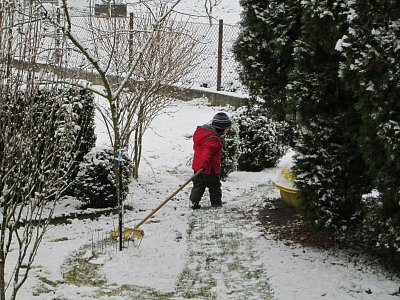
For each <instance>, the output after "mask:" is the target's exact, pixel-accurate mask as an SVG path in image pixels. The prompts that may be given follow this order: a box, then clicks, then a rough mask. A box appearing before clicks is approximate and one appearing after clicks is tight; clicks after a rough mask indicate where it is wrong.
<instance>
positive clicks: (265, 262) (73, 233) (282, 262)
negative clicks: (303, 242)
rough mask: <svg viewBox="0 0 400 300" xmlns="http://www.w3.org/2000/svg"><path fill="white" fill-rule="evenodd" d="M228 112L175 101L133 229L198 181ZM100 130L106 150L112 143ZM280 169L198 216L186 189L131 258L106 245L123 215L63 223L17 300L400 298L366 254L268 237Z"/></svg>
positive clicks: (227, 188) (233, 6)
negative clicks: (197, 155) (203, 134)
mask: <svg viewBox="0 0 400 300" xmlns="http://www.w3.org/2000/svg"><path fill="white" fill-rule="evenodd" d="M75 1H78V0H75ZM82 1H83V0H82ZM193 3H194V2H193V1H192V0H184V1H183V3H182V9H181V10H184V9H187V10H188V11H189V12H193V10H195V9H197V8H198V9H201V7H202V6H201V5H199V6H198V7H197V6H196V5H194V4H193ZM196 7H197V8H196ZM239 14H240V7H239V0H222V2H221V4H220V6H219V7H218V8H216V9H215V11H214V15H215V17H216V18H217V19H218V18H223V19H224V20H229V21H226V22H227V23H236V22H237V20H238V18H239ZM220 110H225V111H227V112H228V113H229V112H230V111H229V109H227V108H219V107H210V106H208V105H207V102H206V101H205V100H204V99H198V100H194V101H191V102H182V101H176V102H175V103H174V106H173V107H170V108H168V109H166V110H165V111H164V113H163V114H161V115H160V116H158V117H157V118H156V119H155V120H154V122H153V124H152V128H151V129H150V130H148V131H147V133H146V135H145V139H144V149H143V151H144V152H143V160H142V168H141V170H140V178H139V180H138V181H135V182H133V183H132V184H131V185H130V195H129V196H128V199H127V201H126V204H128V205H129V206H130V207H131V208H130V209H127V210H126V211H125V219H124V220H125V226H128V227H132V226H134V225H135V224H136V223H137V222H138V221H140V220H141V219H142V218H143V217H144V216H145V215H147V214H148V213H149V212H150V211H151V210H152V209H154V208H155V207H156V206H157V205H158V204H159V203H161V202H162V201H163V200H164V199H165V198H166V197H167V196H168V195H170V194H171V193H172V192H173V191H174V190H175V189H176V188H178V187H179V185H180V184H182V183H183V182H184V181H186V180H187V179H188V178H189V177H190V176H191V175H192V171H191V169H190V159H191V156H192V141H191V135H192V133H193V131H194V129H195V127H196V125H200V124H203V123H206V122H207V121H209V120H210V119H211V118H212V116H213V115H214V114H215V113H216V112H218V111H220ZM97 125H98V126H97V132H98V144H99V145H103V144H108V141H107V139H106V137H105V136H106V135H105V130H104V128H103V127H102V124H101V123H100V122H98V124H97ZM285 160H286V158H283V160H282V164H283V163H285ZM278 168H279V167H278ZM278 168H271V169H266V170H264V171H262V172H259V173H252V172H234V173H233V174H231V175H230V176H229V177H228V179H227V180H226V182H224V183H223V195H224V200H225V201H226V202H227V203H226V205H224V207H223V208H220V209H211V208H210V207H209V202H208V201H207V195H205V198H204V199H203V202H202V203H201V204H202V205H203V207H204V208H203V209H201V210H196V211H192V210H191V209H190V208H189V201H188V193H189V192H190V186H188V187H186V188H185V189H184V190H183V191H182V192H180V193H179V194H178V195H177V196H176V197H175V198H174V199H173V200H171V201H170V202H169V203H168V204H167V205H166V206H165V207H163V208H162V209H161V210H160V211H159V212H158V213H157V214H156V215H155V216H154V217H153V218H151V219H150V220H149V221H148V222H147V223H145V224H144V225H143V226H142V229H143V230H144V232H145V236H144V238H143V240H142V241H141V244H140V245H139V247H138V245H137V243H136V244H135V243H130V244H129V245H127V248H126V249H124V251H122V252H119V251H117V245H116V242H113V243H109V242H107V240H106V238H107V237H108V233H109V232H110V231H111V230H113V229H115V227H116V224H117V215H116V214H108V215H103V216H101V217H99V218H95V219H93V220H91V219H83V220H79V219H78V218H74V217H71V218H70V219H69V221H70V224H59V225H54V226H53V227H52V228H51V229H50V230H49V232H48V233H47V235H46V236H45V238H44V240H43V243H42V245H41V247H40V249H39V252H38V256H37V259H36V262H35V265H34V268H33V270H32V272H31V274H30V277H29V278H28V280H27V282H26V284H25V285H24V286H23V288H22V290H21V292H20V294H19V296H18V299H22V300H25V299H26V300H31V299H45V300H47V299H68V300H69V299H71V300H75V299H76V300H79V299H222V300H224V299H277V300H286V299H288V300H289V299H290V300H293V299H296V300H303V299H304V300H309V299H329V300H330V299H340V300H346V299H371V300H372V299H374V300H375V299H379V300H386V299H388V300H392V299H399V297H400V296H399V288H400V279H399V278H397V277H390V276H389V274H387V273H385V272H384V271H383V270H381V269H380V268H379V267H377V266H373V264H369V263H368V262H367V263H366V262H365V261H364V260H363V259H362V258H359V259H357V260H355V259H354V258H353V259H352V260H349V258H348V257H347V255H346V253H343V252H336V253H333V252H332V251H317V250H313V249H309V248H302V247H298V246H295V245H286V244H285V243H282V242H279V241H276V240H275V239H274V237H273V236H271V235H270V234H269V233H268V232H266V231H265V229H264V228H263V227H262V226H261V224H260V223H259V221H258V220H257V217H256V214H257V211H258V209H259V208H261V207H263V206H265V204H266V201H267V199H269V198H273V197H278V191H277V190H276V189H274V188H273V186H272V184H271V180H272V178H274V177H275V174H276V172H277V170H278ZM80 204H81V203H79V201H77V200H76V199H73V198H68V199H65V200H64V201H63V202H62V203H60V205H59V207H58V209H57V215H58V216H61V215H71V213H74V212H77V211H79V207H80Z"/></svg>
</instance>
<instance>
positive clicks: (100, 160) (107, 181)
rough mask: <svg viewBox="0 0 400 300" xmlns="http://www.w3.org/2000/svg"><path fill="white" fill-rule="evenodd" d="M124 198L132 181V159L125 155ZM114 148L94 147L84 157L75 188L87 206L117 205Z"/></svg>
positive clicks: (77, 195) (123, 172)
mask: <svg viewBox="0 0 400 300" xmlns="http://www.w3.org/2000/svg"><path fill="white" fill-rule="evenodd" d="M123 159H124V160H123V164H122V199H125V198H126V196H127V194H128V184H129V182H130V174H131V172H130V166H131V164H130V160H129V159H128V157H127V156H124V157H123ZM114 160H115V155H114V150H113V149H112V148H107V147H96V148H93V149H92V150H91V151H90V152H89V153H88V154H86V155H85V157H84V158H83V162H81V164H80V166H79V172H78V174H77V177H76V180H75V181H74V184H73V188H74V191H75V195H76V197H77V198H78V199H79V200H81V201H83V202H84V203H85V205H86V207H92V208H106V207H115V206H116V205H117V190H116V186H115V181H116V180H115V173H114Z"/></svg>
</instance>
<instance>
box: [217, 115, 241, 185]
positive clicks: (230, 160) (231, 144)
mask: <svg viewBox="0 0 400 300" xmlns="http://www.w3.org/2000/svg"><path fill="white" fill-rule="evenodd" d="M223 144H224V149H223V152H222V160H221V179H222V180H224V179H226V178H227V177H228V174H230V173H232V172H234V171H236V170H237V166H238V159H239V155H240V153H239V148H240V139H239V127H238V125H237V124H236V122H235V121H233V122H232V126H231V128H230V129H229V130H228V132H227V133H226V134H225V136H224V139H223Z"/></svg>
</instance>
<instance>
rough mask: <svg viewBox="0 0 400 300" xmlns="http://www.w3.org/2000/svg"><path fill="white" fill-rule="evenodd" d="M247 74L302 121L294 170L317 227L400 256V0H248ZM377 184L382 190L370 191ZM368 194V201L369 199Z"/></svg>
mask: <svg viewBox="0 0 400 300" xmlns="http://www.w3.org/2000/svg"><path fill="white" fill-rule="evenodd" d="M241 5H242V6H243V9H244V12H243V18H242V22H241V26H242V30H241V34H240V36H239V38H238V40H237V41H236V43H235V45H234V52H235V56H236V58H237V60H238V61H239V62H240V65H241V70H240V76H241V79H242V82H243V83H244V84H245V85H246V86H247V87H248V89H249V91H250V94H251V95H252V96H253V97H256V98H259V99H262V100H263V101H264V103H265V105H264V106H265V109H266V110H268V115H269V116H270V117H273V118H274V119H276V120H278V121H282V120H287V121H290V122H293V123H295V124H296V125H298V126H299V127H300V133H299V137H298V139H297V140H296V143H295V145H294V150H295V151H296V152H297V153H298V155H297V157H296V162H295V169H294V172H295V174H296V178H297V187H298V188H299V190H300V195H299V196H300V197H301V199H302V203H303V207H302V213H303V214H304V216H305V217H306V219H307V220H308V221H309V222H310V224H312V225H313V227H314V228H315V229H318V230H322V231H327V232H329V233H330V234H333V235H336V237H340V236H343V235H345V234H346V233H351V232H352V230H353V228H354V227H357V228H358V229H360V228H362V230H361V234H360V235H359V236H360V237H361V239H364V240H365V241H368V246H369V248H370V249H371V250H373V251H377V252H379V253H381V254H383V255H384V256H385V257H386V258H388V259H389V260H390V261H392V262H395V263H398V262H399V261H400V234H399V233H400V221H399V220H400V159H399V157H400V101H399V99H400V86H399V82H400V51H399V46H398V45H399V42H400V41H399V37H400V21H399V20H400V3H398V1H397V2H396V1H391V0H382V1H372V0H354V1H345V0H340V1H311V0H303V1H289V0H284V1H265V0H243V1H241ZM372 189H375V190H377V191H378V193H377V196H375V197H368V198H366V197H365V196H363V195H365V194H366V193H369V192H370V191H371V190H372ZM366 199H368V200H366Z"/></svg>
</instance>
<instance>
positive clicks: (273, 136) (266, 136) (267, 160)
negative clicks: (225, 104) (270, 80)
mask: <svg viewBox="0 0 400 300" xmlns="http://www.w3.org/2000/svg"><path fill="white" fill-rule="evenodd" d="M232 118H233V120H234V121H235V123H237V125H238V126H239V140H240V144H239V151H240V153H239V159H238V169H239V170H243V171H261V170H262V169H265V168H269V167H273V166H275V164H276V163H277V161H278V159H279V158H280V157H281V156H282V154H283V153H284V151H285V150H286V147H285V145H284V144H283V142H282V140H283V139H282V136H283V132H284V131H283V130H284V123H283V122H275V121H273V120H271V119H270V118H267V117H265V112H264V111H263V110H260V109H259V108H258V107H256V106H255V107H253V108H251V109H248V108H246V107H242V108H241V109H238V110H237V111H236V113H235V114H234V115H233V116H232Z"/></svg>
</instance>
